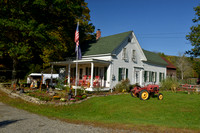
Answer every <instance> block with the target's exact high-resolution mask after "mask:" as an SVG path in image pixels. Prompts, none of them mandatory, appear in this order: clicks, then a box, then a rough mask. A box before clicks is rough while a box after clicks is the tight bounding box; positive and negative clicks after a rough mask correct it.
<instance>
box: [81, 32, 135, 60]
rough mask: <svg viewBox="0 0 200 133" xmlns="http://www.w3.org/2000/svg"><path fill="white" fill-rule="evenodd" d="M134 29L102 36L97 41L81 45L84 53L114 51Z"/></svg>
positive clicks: (107, 52) (92, 53)
mask: <svg viewBox="0 0 200 133" xmlns="http://www.w3.org/2000/svg"><path fill="white" fill-rule="evenodd" d="M131 33H132V31H128V32H124V33H120V34H115V35H111V36H106V37H101V38H100V39H99V40H97V41H96V42H95V43H91V44H88V45H87V46H81V50H82V55H83V56H88V55H98V54H109V53H112V52H113V51H114V50H115V49H116V48H117V47H118V46H119V45H120V44H121V43H122V42H123V41H124V40H125V39H126V38H127V37H128V36H129V35H130V34H131Z"/></svg>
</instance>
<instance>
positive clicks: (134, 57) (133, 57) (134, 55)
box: [132, 50, 136, 62]
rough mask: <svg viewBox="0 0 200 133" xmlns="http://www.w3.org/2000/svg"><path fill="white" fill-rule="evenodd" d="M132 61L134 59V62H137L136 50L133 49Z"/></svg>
mask: <svg viewBox="0 0 200 133" xmlns="http://www.w3.org/2000/svg"><path fill="white" fill-rule="evenodd" d="M132 61H133V62H136V54H135V50H132Z"/></svg>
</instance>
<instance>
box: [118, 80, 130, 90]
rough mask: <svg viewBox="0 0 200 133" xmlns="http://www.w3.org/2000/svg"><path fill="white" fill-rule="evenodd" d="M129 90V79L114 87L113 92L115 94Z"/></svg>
mask: <svg viewBox="0 0 200 133" xmlns="http://www.w3.org/2000/svg"><path fill="white" fill-rule="evenodd" d="M129 88H130V81H129V79H126V80H122V81H121V82H120V83H118V84H117V85H116V86H115V91H116V92H122V91H123V92H124V91H129V90H130V89H129Z"/></svg>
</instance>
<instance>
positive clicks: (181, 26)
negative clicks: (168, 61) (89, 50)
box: [85, 0, 200, 56]
mask: <svg viewBox="0 0 200 133" xmlns="http://www.w3.org/2000/svg"><path fill="white" fill-rule="evenodd" d="M85 2H87V3H88V8H89V9H90V16H91V23H93V25H94V26H95V32H96V30H97V29H100V30H101V36H102V37H104V36H109V35H114V34H118V33H122V32H127V31H133V32H134V34H135V35H136V38H137V39H138V42H139V44H140V46H141V47H142V48H143V49H145V50H148V51H153V52H162V53H164V54H165V55H174V56H178V55H179V54H180V53H181V54H183V53H184V52H185V51H187V50H190V49H191V48H192V46H191V44H190V42H189V41H188V40H186V37H185V36H186V35H188V34H189V32H190V27H191V26H193V25H195V24H194V23H193V22H192V19H194V18H195V11H194V9H193V8H194V7H196V6H198V5H200V1H199V0H85Z"/></svg>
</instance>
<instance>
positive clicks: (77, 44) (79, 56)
mask: <svg viewBox="0 0 200 133" xmlns="http://www.w3.org/2000/svg"><path fill="white" fill-rule="evenodd" d="M78 28H79V22H78V23H77V27H76V32H75V39H74V41H75V43H76V49H75V51H76V52H78V59H79V60H80V59H81V58H82V54H81V48H80V46H79V29H78Z"/></svg>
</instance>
